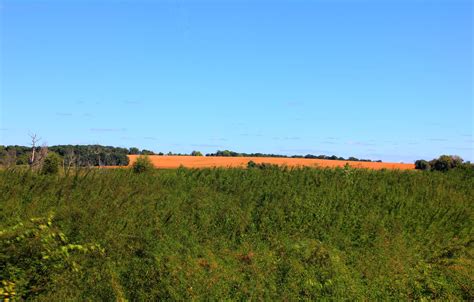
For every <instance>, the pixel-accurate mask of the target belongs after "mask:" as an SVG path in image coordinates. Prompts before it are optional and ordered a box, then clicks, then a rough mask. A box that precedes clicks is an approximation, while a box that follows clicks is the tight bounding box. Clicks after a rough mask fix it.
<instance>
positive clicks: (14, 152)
mask: <svg viewBox="0 0 474 302" xmlns="http://www.w3.org/2000/svg"><path fill="white" fill-rule="evenodd" d="M2 147H3V150H4V151H6V152H2V151H1V150H2V149H0V164H1V163H2V162H4V161H5V160H7V159H11V158H14V159H15V161H16V164H17V165H27V164H28V159H29V156H30V154H31V147H24V146H2ZM48 150H49V151H50V152H54V153H56V154H58V155H59V156H61V157H62V158H64V164H65V165H66V166H74V167H75V166H78V167H87V166H127V165H128V162H129V159H128V156H127V154H128V153H129V150H128V149H125V148H116V147H110V146H101V145H57V146H51V147H48ZM144 151H146V150H144Z"/></svg>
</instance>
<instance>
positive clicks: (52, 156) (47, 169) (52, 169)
mask: <svg viewBox="0 0 474 302" xmlns="http://www.w3.org/2000/svg"><path fill="white" fill-rule="evenodd" d="M59 165H61V158H60V157H59V155H57V154H56V153H52V152H50V153H48V155H47V156H46V158H45V159H44V162H43V166H42V167H41V173H42V174H50V175H54V174H58V172H59Z"/></svg>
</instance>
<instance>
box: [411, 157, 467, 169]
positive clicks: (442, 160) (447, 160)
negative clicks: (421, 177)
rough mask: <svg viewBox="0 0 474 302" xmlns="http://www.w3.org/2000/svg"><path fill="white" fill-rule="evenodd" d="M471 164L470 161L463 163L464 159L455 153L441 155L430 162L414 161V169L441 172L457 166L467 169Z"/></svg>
mask: <svg viewBox="0 0 474 302" xmlns="http://www.w3.org/2000/svg"><path fill="white" fill-rule="evenodd" d="M471 166H472V164H471V163H470V162H467V163H464V160H463V159H462V158H461V157H459V156H457V155H441V156H440V157H439V158H437V159H433V160H431V161H430V162H428V161H426V160H422V159H420V160H417V161H415V169H419V170H432V171H441V172H446V171H449V170H451V169H457V168H463V169H464V168H468V169H469V168H470V167H471Z"/></svg>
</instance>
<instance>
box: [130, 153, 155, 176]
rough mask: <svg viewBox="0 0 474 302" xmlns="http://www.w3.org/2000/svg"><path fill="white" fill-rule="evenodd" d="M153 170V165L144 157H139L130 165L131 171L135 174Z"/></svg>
mask: <svg viewBox="0 0 474 302" xmlns="http://www.w3.org/2000/svg"><path fill="white" fill-rule="evenodd" d="M153 169H154V166H153V163H152V162H151V161H150V158H148V156H146V155H142V156H139V157H138V158H137V160H136V161H135V162H134V163H133V165H132V170H133V172H135V173H144V172H148V171H151V170H153Z"/></svg>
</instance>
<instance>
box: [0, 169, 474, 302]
mask: <svg viewBox="0 0 474 302" xmlns="http://www.w3.org/2000/svg"><path fill="white" fill-rule="evenodd" d="M473 196H474V177H473V174H472V171H470V170H452V171H448V172H446V173H441V172H436V171H434V172H426V171H424V172H420V171H416V172H415V171H402V170H368V169H352V168H347V167H346V168H343V169H341V168H336V169H309V168H302V169H286V168H285V169H280V168H275V167H267V168H265V169H237V168H229V169H223V168H217V169H205V168H204V169H187V168H179V169H155V170H150V171H147V172H144V173H141V174H137V173H133V172H132V170H131V169H83V170H76V171H72V172H71V173H70V174H69V175H41V174H38V173H34V172H30V171H22V170H0V205H1V208H2V211H0V272H1V282H2V283H1V284H0V285H1V288H0V289H1V291H0V298H14V299H17V300H39V301H88V300H91V301H125V300H128V301H158V300H179V301H183V300H184V301H188V300H198V301H201V300H269V301H275V300H278V301H296V300H355V301H359V300H366V301H378V300H427V299H430V300H431V299H437V300H445V301H446V300H449V301H459V300H472V299H473V298H474V278H473V276H474V239H473V231H474V208H473V207H474V206H473Z"/></svg>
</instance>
